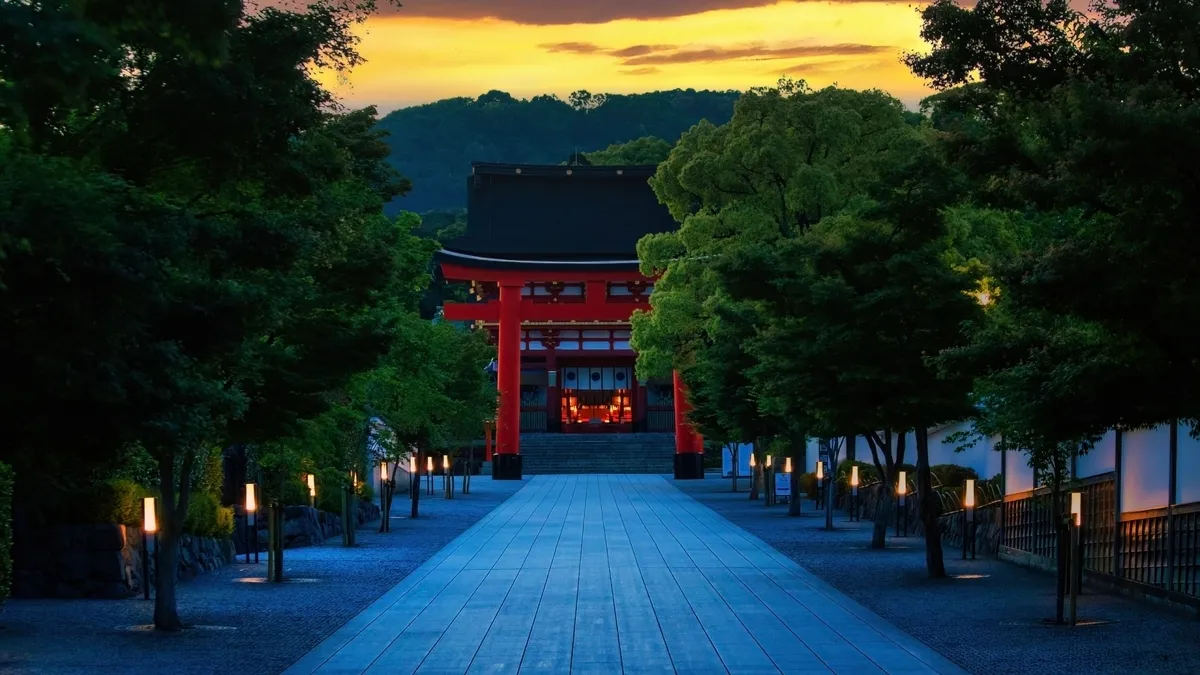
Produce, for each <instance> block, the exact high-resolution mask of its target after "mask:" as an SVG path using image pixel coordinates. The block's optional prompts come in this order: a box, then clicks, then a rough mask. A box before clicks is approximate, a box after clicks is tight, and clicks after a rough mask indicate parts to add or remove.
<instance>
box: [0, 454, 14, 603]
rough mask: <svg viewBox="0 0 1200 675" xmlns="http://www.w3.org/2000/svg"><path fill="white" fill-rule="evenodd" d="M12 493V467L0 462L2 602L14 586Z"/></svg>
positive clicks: (0, 574)
mask: <svg viewBox="0 0 1200 675" xmlns="http://www.w3.org/2000/svg"><path fill="white" fill-rule="evenodd" d="M12 495H13V472H12V469H11V468H10V467H9V466H8V465H7V464H4V463H3V462H0V604H4V600H5V598H7V597H8V593H9V590H10V588H11V587H12Z"/></svg>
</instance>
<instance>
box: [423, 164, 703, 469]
mask: <svg viewBox="0 0 1200 675" xmlns="http://www.w3.org/2000/svg"><path fill="white" fill-rule="evenodd" d="M654 171H655V167H654V166H568V165H552V166H540V165H537V166H531V165H517V164H490V163H476V164H474V165H473V166H472V172H471V173H472V175H471V176H470V178H468V182H467V194H468V198H467V229H466V233H465V235H464V236H462V237H460V238H458V239H456V240H454V242H453V245H452V247H449V248H446V249H443V250H441V251H439V252H438V254H437V256H436V261H437V263H438V268H439V274H440V276H441V277H442V278H444V279H445V280H446V281H448V282H460V283H466V284H469V285H470V291H471V296H472V297H471V299H470V301H468V302H465V303H446V304H445V306H444V307H443V318H444V319H446V320H448V321H463V322H471V323H473V324H474V325H475V326H477V327H479V328H482V329H485V330H487V331H489V332H490V334H491V336H492V339H493V340H494V341H495V344H496V345H497V378H496V381H497V387H498V389H499V392H500V405H499V412H498V415H497V419H496V452H495V454H494V455H493V457H492V476H493V478H495V479H502V480H504V479H512V480H519V479H520V478H521V477H522V466H521V434H522V433H561V434H637V433H641V432H668V431H673V432H674V434H675V461H674V463H675V477H676V478H702V477H703V475H704V464H703V441H702V439H701V438H700V436H699V435H698V434H697V433H695V432H694V431H693V430H692V429H691V428H690V427H689V426H688V425H687V424H686V423H685V415H686V413H687V401H686V399H685V396H684V392H683V388H682V384H681V382H680V379H679V376H678V374H675V376H674V378H673V381H669V382H660V381H656V380H649V381H645V380H638V379H637V378H636V375H635V373H634V361H635V359H636V353H635V352H634V351H633V349H632V347H631V346H630V344H629V339H630V324H629V320H630V316H631V315H632V314H633V312H634V311H635V310H643V311H649V309H650V306H649V299H650V294H651V293H652V292H653V290H654V279H653V278H650V277H647V276H644V275H642V274H641V273H640V272H639V271H638V260H637V252H636V247H637V242H638V240H639V239H641V238H642V236H644V235H646V234H651V233H657V232H668V231H671V230H674V229H676V228H677V227H678V224H677V223H676V222H675V221H674V219H673V218H672V217H671V214H670V213H669V212H668V211H667V208H666V207H665V206H663V205H662V204H660V203H659V202H658V198H657V197H656V196H655V194H654V191H653V190H652V189H651V187H650V185H649V183H648V182H647V181H648V179H649V178H650V177H651V176H652V175H654Z"/></svg>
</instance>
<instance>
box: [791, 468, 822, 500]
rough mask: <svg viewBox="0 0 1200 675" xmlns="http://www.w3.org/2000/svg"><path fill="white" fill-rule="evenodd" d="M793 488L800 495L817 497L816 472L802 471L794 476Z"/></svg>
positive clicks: (810, 497)
mask: <svg viewBox="0 0 1200 675" xmlns="http://www.w3.org/2000/svg"><path fill="white" fill-rule="evenodd" d="M793 489H794V490H796V492H797V494H802V495H804V496H806V497H808V498H809V499H816V498H817V474H815V473H802V474H800V475H798V476H796V487H795V488H793Z"/></svg>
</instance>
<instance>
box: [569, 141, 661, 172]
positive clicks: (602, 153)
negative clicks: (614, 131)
mask: <svg viewBox="0 0 1200 675" xmlns="http://www.w3.org/2000/svg"><path fill="white" fill-rule="evenodd" d="M670 154H671V144H670V143H668V142H666V141H664V140H663V139H661V138H655V137H654V136H643V137H641V138H635V139H633V140H632V141H629V142H626V143H614V144H612V145H610V146H608V147H607V148H605V149H603V150H597V151H595V152H589V153H586V155H587V160H588V162H589V163H591V164H595V165H603V164H616V165H632V164H661V163H662V162H664V161H665V160H666V159H667V156H668V155H670Z"/></svg>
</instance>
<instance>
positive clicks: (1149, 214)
mask: <svg viewBox="0 0 1200 675" xmlns="http://www.w3.org/2000/svg"><path fill="white" fill-rule="evenodd" d="M1043 5H1044V6H1043ZM1197 21H1200V8H1198V7H1197V6H1196V4H1195V3H1194V2H1189V1H1187V0H1172V1H1169V2H1160V3H1148V2H1141V1H1138V0H1118V1H1117V2H1112V3H1102V4H1097V5H1096V6H1095V7H1093V11H1092V12H1091V13H1090V14H1088V15H1083V14H1079V13H1076V12H1074V11H1072V10H1071V9H1070V8H1069V7H1068V6H1067V3H1065V2H1060V1H1056V2H1050V3H1042V2H1038V1H1036V0H1014V1H1013V2H980V3H978V4H977V5H976V6H975V7H974V8H973V9H966V8H962V7H955V6H954V5H953V3H950V2H945V1H942V2H937V3H934V4H933V5H931V6H930V7H929V8H927V9H926V10H924V13H923V34H924V35H925V36H926V38H927V39H929V40H930V41H931V43H932V44H933V49H932V51H931V52H930V53H928V54H912V55H909V56H908V57H907V60H908V63H909V65H910V67H912V69H913V70H914V72H916V73H917V74H919V75H922V76H924V77H927V78H929V79H931V80H933V81H934V83H935V84H936V85H937V86H939V87H940V88H944V89H945V91H944V92H943V93H942V94H941V95H939V96H940V97H939V99H938V100H936V101H932V102H931V104H932V105H933V106H934V108H935V109H936V110H938V111H940V114H941V116H942V117H943V119H946V120H948V121H950V120H953V121H954V126H953V127H952V128H951V129H949V132H950V133H949V134H948V136H947V142H948V144H950V146H949V147H948V148H947V152H948V153H953V154H952V156H953V157H954V158H955V159H956V161H957V164H958V166H960V168H962V169H963V170H964V171H965V172H966V173H967V174H968V175H969V176H970V177H971V179H972V184H973V185H974V186H975V188H974V190H973V195H972V196H973V199H974V201H975V203H976V204H977V205H979V206H982V207H985V208H990V209H995V210H998V211H1000V212H1003V213H1011V214H1018V215H1024V214H1028V213H1030V212H1032V213H1034V214H1035V216H1036V218H1035V219H1034V220H1035V222H1034V226H1035V227H1036V229H1037V232H1038V234H1039V238H1038V240H1037V242H1036V243H1037V246H1036V247H1032V246H1031V247H1027V248H1024V249H1022V250H1021V251H1020V253H1019V255H1016V256H1013V257H1012V258H1010V259H1008V260H1007V261H1005V265H1004V269H1002V270H1000V271H999V272H998V275H997V277H998V278H997V281H998V287H999V288H1000V290H1001V297H1002V298H1003V299H1004V303H1005V304H1006V305H1007V306H1008V309H1006V312H1007V313H1008V314H1010V315H1011V316H1010V325H1029V322H1031V321H1037V320H1042V319H1045V318H1048V317H1061V318H1062V319H1063V320H1064V321H1067V322H1068V324H1069V325H1070V326H1071V327H1072V330H1075V331H1076V334H1077V335H1082V334H1084V333H1086V334H1087V335H1088V336H1089V337H1088V338H1087V342H1088V343H1089V344H1090V345H1091V346H1090V347H1089V348H1088V349H1086V350H1083V351H1081V352H1077V353H1075V354H1072V353H1070V352H1068V351H1067V350H1058V351H1059V353H1060V354H1063V355H1067V356H1072V357H1074V356H1075V355H1079V356H1083V357H1085V358H1084V359H1081V360H1073V361H1072V362H1071V363H1069V364H1062V365H1061V367H1060V368H1059V371H1060V373H1066V372H1068V371H1074V372H1075V373H1076V374H1078V375H1079V376H1080V377H1081V378H1082V379H1080V380H1079V385H1080V386H1074V385H1072V386H1071V389H1073V390H1074V391H1082V390H1083V386H1082V385H1083V384H1084V383H1085V382H1089V383H1091V384H1096V383H1099V382H1100V380H1101V378H1103V384H1104V386H1103V387H1102V388H1101V389H1100V390H1101V391H1105V392H1107V394H1108V397H1107V399H1106V400H1105V401H1102V402H1099V403H1100V407H1099V408H1097V409H1095V411H1094V412H1093V413H1089V414H1087V415H1086V416H1085V417H1082V418H1078V419H1072V420H1066V419H1064V420H1061V421H1062V422H1064V423H1066V422H1068V421H1070V422H1074V423H1075V424H1073V428H1072V429H1070V430H1069V433H1066V434H1065V435H1066V436H1068V437H1071V438H1078V437H1089V436H1091V435H1094V434H1097V433H1103V431H1104V430H1105V429H1107V428H1110V427H1112V426H1113V425H1116V424H1122V425H1126V426H1130V427H1138V426H1147V425H1153V424H1157V423H1160V422H1163V421H1167V420H1173V419H1194V418H1195V417H1196V411H1197V408H1198V404H1200V401H1198V400H1197V399H1196V391H1195V387H1193V386H1192V384H1191V383H1192V382H1194V381H1195V379H1196V376H1197V373H1196V372H1194V371H1193V367H1194V366H1195V364H1197V363H1200V361H1197V358H1196V357H1197V353H1196V345H1197V338H1198V337H1200V333H1196V332H1195V331H1194V330H1193V329H1194V327H1193V326H1192V325H1190V324H1188V325H1186V326H1182V325H1179V322H1178V320H1177V318H1176V317H1178V316H1181V315H1182V313H1186V312H1187V311H1188V310H1187V309H1186V308H1187V307H1192V306H1195V304H1196V302H1197V301H1198V300H1200V295H1198V294H1200V282H1198V281H1197V280H1196V278H1195V275H1191V274H1190V273H1189V272H1188V271H1187V270H1189V269H1190V251H1191V250H1194V248H1195V246H1196V245H1197V243H1200V242H1198V241H1197V234H1196V228H1193V227H1187V226H1185V224H1188V223H1194V222H1196V221H1197V218H1198V216H1200V197H1197V192H1196V190H1195V186H1196V185H1197V180H1198V179H1200V178H1198V177H1200V169H1197V167H1196V166H1195V164H1194V163H1193V162H1188V161H1186V160H1182V159H1181V158H1183V157H1187V156H1190V155H1191V154H1194V153H1195V152H1196V151H1197V149H1200V125H1198V124H1197V122H1198V121H1200V75H1198V70H1197V57H1196V54H1197V53H1198V51H1197V40H1198V39H1200V38H1198V37H1197V35H1196V33H1195V31H1194V30H1193V29H1192V27H1193V26H1195V25H1196V23H1197ZM973 73H978V79H976V78H975V77H974V76H973ZM951 87H959V89H952V88H951ZM1054 320H1055V321H1057V319H1054ZM1099 354H1107V355H1108V356H1107V357H1105V358H1102V359H1100V360H1099V361H1096V360H1093V359H1092V356H1093V355H1099ZM1017 362H1019V359H1017ZM1101 363H1103V365H1104V366H1105V368H1106V369H1107V370H1106V371H1105V372H1104V373H1101V372H1100V371H1098V370H1097V366H1098V365H1100V364H1101ZM1150 382H1153V383H1154V384H1153V385H1152V386H1147V383H1150ZM1091 400H1092V401H1095V398H1092V399H1091ZM1072 409H1076V408H1075V407H1074V406H1072Z"/></svg>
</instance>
